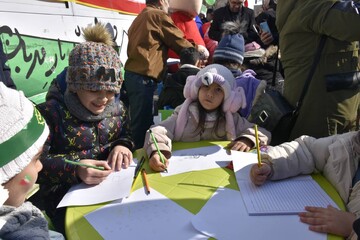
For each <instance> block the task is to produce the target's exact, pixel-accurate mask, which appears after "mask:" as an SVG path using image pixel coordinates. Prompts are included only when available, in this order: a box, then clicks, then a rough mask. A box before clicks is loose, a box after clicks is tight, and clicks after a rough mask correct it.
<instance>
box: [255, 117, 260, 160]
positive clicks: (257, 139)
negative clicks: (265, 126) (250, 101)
mask: <svg viewBox="0 0 360 240" xmlns="http://www.w3.org/2000/svg"><path fill="white" fill-rule="evenodd" d="M254 128H255V142H256V153H257V158H258V167H261V154H260V146H259V145H260V144H259V134H258V128H257V125H256V124H255V125H254Z"/></svg>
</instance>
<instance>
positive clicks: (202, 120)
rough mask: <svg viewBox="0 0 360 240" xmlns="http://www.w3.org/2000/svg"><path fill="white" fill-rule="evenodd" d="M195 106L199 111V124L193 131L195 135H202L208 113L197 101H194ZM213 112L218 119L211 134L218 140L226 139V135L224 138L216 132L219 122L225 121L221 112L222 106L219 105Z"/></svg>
mask: <svg viewBox="0 0 360 240" xmlns="http://www.w3.org/2000/svg"><path fill="white" fill-rule="evenodd" d="M196 104H197V107H198V110H199V122H198V125H197V127H196V129H195V133H202V132H203V131H204V129H205V122H206V115H207V114H208V111H207V110H206V109H205V108H204V107H203V106H201V104H200V102H199V99H198V100H197V101H196ZM215 111H216V112H217V115H218V116H219V117H218V118H217V119H216V122H215V126H214V128H213V133H214V134H215V135H216V136H217V137H219V138H223V137H226V133H225V135H224V136H220V134H219V131H218V130H219V127H220V122H221V120H223V119H225V113H224V112H223V111H222V104H220V106H219V107H218V108H217V109H216V110H215Z"/></svg>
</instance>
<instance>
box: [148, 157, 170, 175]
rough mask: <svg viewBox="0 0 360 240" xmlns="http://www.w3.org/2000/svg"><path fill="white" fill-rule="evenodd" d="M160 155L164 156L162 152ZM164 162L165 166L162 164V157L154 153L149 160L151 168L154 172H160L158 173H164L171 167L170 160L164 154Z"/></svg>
mask: <svg viewBox="0 0 360 240" xmlns="http://www.w3.org/2000/svg"><path fill="white" fill-rule="evenodd" d="M160 154H162V153H161V152H160ZM162 157H163V160H164V162H165V164H164V163H163V162H162V160H161V157H160V155H159V154H158V153H157V152H154V153H153V154H152V155H151V157H150V159H149V166H150V168H151V169H152V170H154V171H158V172H163V171H165V170H166V169H167V167H168V165H169V160H168V159H167V158H166V157H165V156H164V154H162Z"/></svg>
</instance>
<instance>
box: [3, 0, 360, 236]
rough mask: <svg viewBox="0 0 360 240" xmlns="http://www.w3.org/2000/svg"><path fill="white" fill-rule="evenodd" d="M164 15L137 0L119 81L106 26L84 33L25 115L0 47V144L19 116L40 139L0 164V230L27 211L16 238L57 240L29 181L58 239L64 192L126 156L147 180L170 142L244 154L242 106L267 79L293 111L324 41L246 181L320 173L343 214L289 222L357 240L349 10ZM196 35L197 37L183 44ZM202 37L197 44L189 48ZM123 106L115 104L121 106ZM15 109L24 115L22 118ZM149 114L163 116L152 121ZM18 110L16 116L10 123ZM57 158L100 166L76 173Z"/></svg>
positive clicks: (268, 1) (246, 107) (274, 4)
mask: <svg viewBox="0 0 360 240" xmlns="http://www.w3.org/2000/svg"><path fill="white" fill-rule="evenodd" d="M170 10H172V8H171V6H170V5H169V1H168V0H146V7H145V8H144V9H143V10H142V11H141V12H140V13H139V14H138V16H137V17H136V18H135V19H134V21H133V23H132V24H131V26H130V28H129V30H128V38H129V43H128V46H127V56H128V59H127V61H126V62H125V64H124V70H125V74H124V79H122V75H121V64H120V58H119V56H118V53H117V52H116V51H115V50H114V48H113V47H114V46H113V44H114V43H113V41H112V39H111V36H110V34H109V32H108V30H107V29H106V27H105V26H104V25H103V24H102V23H97V24H95V25H94V26H90V27H87V28H85V29H83V36H84V38H85V42H82V43H80V44H78V45H76V46H75V47H74V48H73V50H72V51H71V52H70V55H69V64H68V67H67V69H66V70H65V71H64V73H63V75H62V76H61V77H59V78H58V79H57V80H54V82H53V84H52V85H51V87H50V88H49V91H48V94H47V97H46V101H45V102H44V103H42V104H40V105H38V106H37V107H36V108H34V107H32V105H31V103H30V102H29V101H28V100H27V99H26V98H25V97H24V96H23V95H22V93H21V92H19V91H17V90H14V89H16V85H15V84H14V81H13V80H12V79H11V75H10V68H9V67H8V66H7V64H6V54H5V53H4V51H3V48H2V42H1V41H0V80H1V82H3V83H4V84H5V85H6V86H7V87H5V86H4V85H3V84H2V83H1V84H0V101H1V102H0V111H1V114H0V115H1V116H5V115H8V114H7V112H6V111H8V112H9V113H10V112H16V114H20V115H26V119H27V120H26V122H22V125H21V126H20V125H19V126H14V129H13V130H11V129H9V128H6V129H3V127H4V126H8V125H9V124H10V122H11V121H10V122H9V120H8V119H6V118H2V117H1V118H0V132H1V133H2V134H1V135H2V136H1V139H0V141H1V142H0V149H3V146H5V144H7V141H10V140H11V139H12V138H13V137H14V135H16V134H17V132H20V131H21V130H22V129H23V128H25V126H26V125H27V124H28V122H29V119H30V118H32V117H33V116H35V115H36V116H38V117H41V116H43V117H44V122H43V125H42V129H43V132H41V134H40V135H38V137H37V140H36V145H34V147H31V148H29V149H31V153H29V152H28V150H29V149H27V148H25V146H24V149H22V152H23V153H24V154H25V153H26V154H25V155H26V156H25V157H23V158H21V159H20V158H19V159H18V158H15V157H14V158H9V159H5V158H4V157H3V155H1V158H2V159H0V162H1V165H0V174H1V176H0V179H1V182H0V183H1V187H0V190H1V191H3V188H4V189H5V190H6V191H7V192H9V197H8V198H7V199H5V200H4V201H3V202H1V206H0V219H1V221H2V222H3V221H4V222H5V223H9V222H10V220H9V219H10V218H9V216H10V215H11V214H17V213H18V211H22V210H23V209H24V210H26V211H33V214H34V215H35V217H34V219H32V220H34V221H32V222H31V223H30V224H31V225H26V226H25V224H24V225H23V227H20V228H19V229H17V230H16V231H17V232H18V234H22V233H21V231H25V232H29V231H30V230H31V229H29V226H34V229H32V230H33V234H34V236H36V234H39V236H45V237H44V238H42V239H48V238H50V236H52V237H53V238H57V239H62V236H61V234H58V233H54V232H50V233H49V231H48V228H47V225H46V220H45V218H44V217H43V216H42V215H41V212H39V209H38V208H37V207H35V206H33V205H31V204H30V203H26V202H25V200H24V191H25V190H27V189H28V188H29V187H31V186H32V185H33V184H34V183H35V181H36V179H37V175H38V173H39V179H38V180H37V182H38V183H40V191H39V194H40V195H41V199H42V200H43V203H42V204H43V205H44V210H45V212H46V214H47V216H48V217H49V218H50V219H51V220H52V222H53V224H54V226H55V228H56V230H57V231H58V232H60V233H62V234H65V229H64V218H65V208H59V209H57V208H56V206H57V205H58V203H59V201H60V200H61V198H62V197H63V196H64V195H65V194H66V192H67V191H68V189H69V188H70V187H71V186H72V185H74V184H76V183H79V182H84V183H86V184H98V183H100V182H102V181H103V180H104V179H105V178H106V177H107V176H108V175H109V174H110V173H111V172H112V171H119V170H120V169H121V168H127V167H128V166H129V164H130V162H131V161H132V156H133V155H132V153H133V152H134V151H135V150H136V149H140V148H143V149H144V150H145V152H146V153H147V156H148V159H149V165H150V167H151V168H152V169H153V170H154V171H163V170H164V169H166V167H167V165H168V164H169V161H168V159H169V158H170V157H171V151H172V149H171V146H172V141H184V142H191V141H200V140H224V141H229V145H228V147H229V148H230V149H234V150H238V151H249V150H250V149H252V148H253V147H254V146H255V133H254V130H253V127H254V123H251V122H249V121H248V120H247V118H248V116H249V114H250V111H251V107H252V106H253V105H254V104H255V103H256V101H257V99H259V98H261V94H262V93H263V92H264V90H265V89H266V88H267V87H269V86H270V85H271V84H274V83H275V89H276V90H278V91H279V92H281V94H283V96H284V97H285V99H287V101H288V102H289V103H290V104H291V105H293V106H296V104H297V101H298V99H299V97H300V94H301V90H302V89H303V86H304V84H305V79H306V76H307V74H308V72H309V71H310V69H311V67H312V64H313V59H314V57H315V55H316V51H317V48H318V45H319V42H320V39H322V38H324V39H326V40H325V43H324V49H323V51H322V53H321V56H320V59H319V61H318V62H316V68H315V72H314V75H313V81H311V83H310V85H309V88H308V92H307V93H306V96H305V98H304V101H303V105H302V108H301V110H300V112H299V115H298V118H297V121H296V123H295V126H294V128H293V129H292V132H291V134H290V138H289V139H288V142H286V143H283V144H280V145H278V146H269V145H271V132H269V131H268V130H267V129H265V128H259V139H260V144H261V145H262V146H267V151H266V153H263V156H262V157H263V159H265V160H264V162H263V164H262V166H261V167H258V166H254V167H253V168H252V169H251V179H252V181H253V182H254V184H256V185H258V186H259V187H260V186H261V185H262V184H264V182H265V181H266V180H279V179H284V178H288V177H292V176H296V175H299V174H311V173H313V172H315V171H319V172H321V173H323V174H324V176H325V177H326V178H327V179H328V180H329V181H330V183H331V184H333V186H334V187H335V189H336V190H337V192H338V193H339V195H340V196H341V199H342V200H343V201H344V203H345V204H346V211H341V210H338V209H335V208H333V207H331V206H329V207H328V208H315V207H312V206H308V207H307V208H306V209H305V210H304V213H301V214H300V220H301V221H302V222H304V223H306V224H309V229H310V230H312V231H316V232H323V233H331V234H335V235H339V236H342V237H346V238H349V239H352V237H354V239H355V238H356V237H357V236H358V235H359V231H360V230H359V221H360V220H359V219H360V218H359V216H360V204H359V203H360V191H359V190H360V182H359V180H360V170H359V169H360V168H359V162H360V132H359V129H358V127H359V116H358V113H359V109H360V92H359V85H358V83H356V84H355V83H352V84H349V81H350V82H351V81H353V79H354V75H355V74H357V73H358V72H359V68H360V66H359V65H360V64H359V40H360V28H358V27H357V26H358V23H360V15H359V10H360V2H359V1H339V0H334V1H325V0H318V1H314V0H301V1H300V0H277V1H276V0H264V1H263V5H262V11H261V12H260V13H259V14H257V15H255V12H254V10H253V9H250V8H247V7H245V6H244V0H227V2H226V5H225V6H221V7H219V8H213V7H209V8H208V9H207V11H206V12H204V13H201V14H199V15H198V16H193V14H190V13H189V14H186V13H185V14H184V12H183V10H181V9H177V10H176V11H174V12H173V13H172V14H170ZM174 13H175V14H174ZM195 18H196V19H197V22H195ZM184 22H186V24H184ZM181 26H183V27H181ZM194 27H195V28H196V31H198V32H197V33H196V35H197V36H196V37H195V36H193V35H191V34H190V35H189V32H190V33H191V32H192V31H193V30H194V29H193V28H194ZM189 28H190V30H189ZM199 36H201V41H195V40H194V39H195V38H198V37H199ZM323 36H324V37H323ZM169 50H172V51H173V53H174V54H176V55H177V56H178V58H179V60H180V64H179V66H177V67H176V68H175V70H173V72H171V70H170V71H169V70H168V66H167V59H168V54H171V53H169ZM329 79H330V80H329ZM329 81H337V82H336V84H337V85H336V86H339V88H338V89H335V90H334V89H332V90H331V91H329V87H328V84H329ZM159 83H163V87H162V89H161V91H160V93H159V97H160V98H159V101H158V103H157V104H158V106H154V101H153V99H154V92H155V90H156V89H157V84H159ZM273 87H274V86H273ZM9 88H12V89H9ZM120 93H121V94H123V96H120ZM124 94H126V96H125V95H124ZM124 97H126V99H128V103H126V104H123V103H122V101H121V99H125V98H124ZM9 99H13V101H12V100H11V101H10V100H9ZM20 102H21V104H20ZM22 104H26V105H29V109H22V108H21V109H20V107H23V106H21V105H22ZM155 107H158V108H159V109H164V108H171V109H174V112H173V114H172V115H171V116H170V117H169V118H168V119H166V120H164V121H162V122H161V123H159V124H154V122H153V118H154V108H155ZM33 111H39V112H40V113H39V114H33ZM4 114H5V115H4ZM16 114H15V115H13V117H14V118H15V117H19V118H20V116H17V115H16ZM45 122H46V123H45ZM39 124H40V123H39ZM9 126H12V125H9ZM149 129H151V130H152V133H154V136H155V138H156V141H157V142H158V144H159V145H158V146H155V143H154V140H153V139H152V138H151V137H150V135H149V132H148V130H149ZM10 132H11V134H10V135H6V134H8V133H10ZM84 139H85V140H84ZM158 147H159V148H160V151H161V153H160V154H162V156H160V155H159V152H158V151H157V148H158ZM32 148H34V149H32ZM1 151H2V150H1ZM40 153H42V154H40ZM21 156H22V155H21ZM162 157H164V158H165V162H162V161H161V158H162ZM3 158H4V159H3ZM38 159H39V160H40V161H38ZM65 160H70V161H81V162H83V163H89V164H93V165H96V166H101V167H103V168H104V169H105V170H104V171H100V170H97V169H92V168H85V167H75V166H74V165H71V164H68V163H66V162H65ZM15 161H19V162H22V164H21V165H19V166H21V167H20V168H19V169H16V171H14V172H12V171H10V170H9V164H10V165H11V164H14V162H15ZM41 165H42V166H43V167H42V166H41ZM29 166H30V167H31V168H32V169H30V170H29V168H30V167H29ZM30 175H31V181H30V182H26V184H25V185H24V186H26V188H22V189H21V196H19V198H18V199H16V196H15V195H16V194H17V193H16V194H15V192H17V191H19V189H18V190H16V188H17V186H14V185H12V184H11V181H12V179H15V178H19V179H20V180H22V179H25V178H26V176H30ZM4 176H6V178H5V177H4ZM14 196H15V197H14ZM24 202H25V203H24ZM7 226H8V225H7V224H4V225H3V226H1V225H0V238H4V239H5V238H9V237H13V236H16V234H17V232H13V231H9V230H7V229H8V228H6V227H7ZM353 226H354V227H353ZM10 227H11V226H10ZM35 230H36V233H35V232H34V231H35ZM14 234H15V235H14Z"/></svg>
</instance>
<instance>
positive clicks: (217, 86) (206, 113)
mask: <svg viewBox="0 0 360 240" xmlns="http://www.w3.org/2000/svg"><path fill="white" fill-rule="evenodd" d="M234 81H235V79H234V77H233V75H232V73H231V71H230V70H229V69H227V68H226V67H224V66H222V65H219V64H211V65H208V66H207V67H205V68H203V69H202V70H200V71H199V72H198V74H197V75H193V76H189V77H188V78H187V81H186V85H185V87H184V96H185V99H186V100H185V102H184V103H183V104H182V105H180V106H178V107H177V108H176V109H175V110H174V113H173V115H172V116H171V117H169V118H168V119H166V120H165V121H163V122H161V123H160V124H159V125H157V126H152V127H151V128H150V129H151V131H152V132H153V134H154V137H155V138H156V141H157V143H158V147H159V149H160V151H161V152H162V154H163V155H164V156H165V158H166V165H167V164H168V161H167V159H168V158H170V157H171V142H172V140H175V141H183V142H195V141H200V140H230V141H231V143H230V144H229V146H228V147H229V148H231V149H232V150H238V151H248V150H250V149H251V148H252V147H254V145H255V131H254V128H253V127H254V124H252V123H250V122H248V121H247V120H246V119H245V118H242V117H241V116H240V115H239V114H238V113H237V111H238V110H239V109H240V108H243V107H245V106H246V100H245V95H244V91H243V89H242V88H240V87H236V86H235V84H234ZM259 141H260V144H261V145H266V144H267V143H268V142H269V141H270V133H269V132H268V131H266V130H265V129H262V128H260V129H259ZM144 149H145V151H146V153H147V155H148V156H149V160H150V162H149V164H150V167H151V168H152V169H153V170H155V171H162V170H165V169H166V166H165V165H164V164H162V163H161V161H160V156H159V155H158V153H157V151H156V146H155V144H154V142H153V141H152V139H151V137H150V134H149V133H148V132H147V133H146V137H145V143H144Z"/></svg>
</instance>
